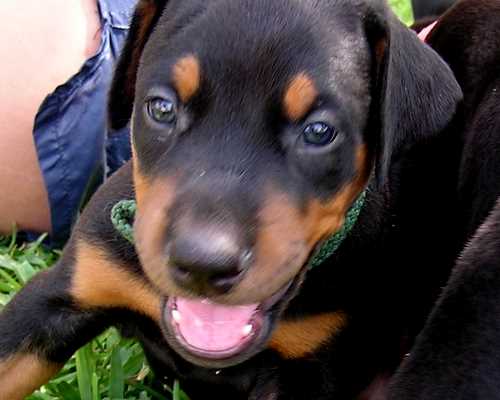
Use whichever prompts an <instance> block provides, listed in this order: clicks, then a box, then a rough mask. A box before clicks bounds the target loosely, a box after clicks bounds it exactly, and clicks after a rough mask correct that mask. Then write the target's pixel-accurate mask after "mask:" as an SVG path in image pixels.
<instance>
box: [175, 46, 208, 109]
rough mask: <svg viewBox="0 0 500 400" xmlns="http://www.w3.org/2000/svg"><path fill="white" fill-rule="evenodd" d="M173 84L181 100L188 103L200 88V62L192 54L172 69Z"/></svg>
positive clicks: (180, 60)
mask: <svg viewBox="0 0 500 400" xmlns="http://www.w3.org/2000/svg"><path fill="white" fill-rule="evenodd" d="M172 73H173V84H174V87H175V89H176V90H177V93H178V94H179V97H180V98H181V100H182V101H183V102H184V103H186V102H188V101H189V100H190V99H191V98H192V97H193V96H194V94H195V93H196V92H197V91H198V89H199V88H200V81H201V79H200V78H201V72H200V62H199V61H198V59H197V58H196V57H195V56H194V55H192V54H190V55H188V56H185V57H182V58H181V59H179V60H178V61H177V62H176V63H175V64H174V66H173V68H172Z"/></svg>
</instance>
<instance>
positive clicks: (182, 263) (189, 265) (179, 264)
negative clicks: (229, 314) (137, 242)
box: [169, 225, 250, 293]
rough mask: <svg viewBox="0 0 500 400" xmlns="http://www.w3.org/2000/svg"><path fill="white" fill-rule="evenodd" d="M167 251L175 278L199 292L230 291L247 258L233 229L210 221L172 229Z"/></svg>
mask: <svg viewBox="0 0 500 400" xmlns="http://www.w3.org/2000/svg"><path fill="white" fill-rule="evenodd" d="M169 253H170V254H169V256H170V257H169V258H170V264H171V272H172V277H173V279H174V280H175V282H176V283H177V284H178V285H179V286H182V287H184V288H186V289H190V290H194V291H198V292H199V291H203V292H205V291H215V292H219V293H225V292H227V291H229V290H230V289H231V288H232V287H233V286H235V285H236V284H237V283H238V282H239V280H240V278H241V276H242V274H243V272H244V269H245V267H246V264H247V263H248V259H249V258H250V253H249V252H248V250H246V249H244V246H243V244H242V240H241V239H240V237H239V236H238V235H237V234H236V233H235V230H234V229H230V228H227V227H224V226H215V227H211V226H209V225H207V226H196V227H193V228H191V229H183V230H181V231H180V232H177V233H175V234H174V237H173V238H172V240H171V242H170V245H169Z"/></svg>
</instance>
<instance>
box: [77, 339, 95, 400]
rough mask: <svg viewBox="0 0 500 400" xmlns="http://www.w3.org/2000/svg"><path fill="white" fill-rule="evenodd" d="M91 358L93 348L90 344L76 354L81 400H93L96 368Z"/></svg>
mask: <svg viewBox="0 0 500 400" xmlns="http://www.w3.org/2000/svg"><path fill="white" fill-rule="evenodd" d="M91 358H92V354H91V348H90V345H88V344H87V345H86V346H84V347H82V348H81V349H80V350H78V352H77V353H76V375H77V379H78V390H79V391H80V397H81V400H92V375H93V374H94V373H95V371H94V369H95V368H94V367H93V365H92V364H93V363H92V361H91Z"/></svg>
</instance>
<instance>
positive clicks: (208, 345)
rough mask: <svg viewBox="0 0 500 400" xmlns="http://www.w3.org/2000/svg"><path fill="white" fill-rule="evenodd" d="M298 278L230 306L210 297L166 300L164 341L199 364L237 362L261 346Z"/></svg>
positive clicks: (209, 366)
mask: <svg viewBox="0 0 500 400" xmlns="http://www.w3.org/2000/svg"><path fill="white" fill-rule="evenodd" d="M301 280H302V274H299V276H298V277H296V278H295V279H294V280H293V281H291V282H290V283H288V284H287V285H285V286H284V287H283V288H282V289H281V290H279V291H278V292H277V293H275V294H274V295H273V296H271V297H270V298H268V299H266V300H265V301H264V302H262V303H260V304H249V305H241V306H229V305H222V304H216V303H214V302H212V301H211V300H209V299H187V298H181V297H170V298H168V299H165V301H164V306H163V325H164V326H163V328H164V332H165V336H166V338H167V341H168V342H169V344H170V346H171V347H172V348H173V349H174V350H175V351H176V352H177V353H179V354H180V355H181V356H182V357H183V358H185V359H186V360H188V361H190V362H192V363H193V364H196V365H200V366H202V367H207V368H226V367H230V366H233V365H236V364H239V363H241V362H243V361H245V360H247V359H249V358H250V357H252V356H253V355H255V354H256V353H258V352H260V351H261V350H263V349H264V347H265V344H266V342H267V340H268V339H269V337H270V335H271V333H272V331H273V328H274V325H275V322H276V320H277V319H278V316H279V315H280V314H281V312H282V311H283V309H284V308H285V306H286V304H287V303H288V301H289V300H290V299H291V298H292V297H293V295H294V293H295V292H296V289H297V288H298V286H299V285H300V282H301Z"/></svg>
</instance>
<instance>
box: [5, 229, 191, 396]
mask: <svg viewBox="0 0 500 400" xmlns="http://www.w3.org/2000/svg"><path fill="white" fill-rule="evenodd" d="M42 239H43V238H42ZM58 257H59V252H56V251H49V250H47V249H45V248H44V247H43V246H42V245H41V240H39V241H37V242H34V243H29V244H22V245H18V244H17V243H16V235H13V236H12V237H10V238H0V309H1V308H3V307H4V306H5V305H6V304H7V303H8V302H9V300H10V299H11V298H12V297H13V296H14V294H15V293H16V292H17V291H19V290H20V289H21V288H22V287H23V285H24V284H26V282H27V281H28V280H30V279H31V278H32V277H33V276H34V275H35V274H36V273H37V272H39V271H41V270H43V269H46V268H49V267H50V266H51V265H53V264H54V263H55V262H56V261H57V259H58ZM152 379H153V375H152V373H151V372H150V370H149V367H148V365H147V363H146V361H145V358H144V354H143V352H142V349H141V347H140V345H139V344H138V343H135V342H134V341H132V340H125V339H122V338H121V337H120V335H119V333H118V332H117V331H116V330H115V329H110V330H108V331H107V332H106V333H104V334H102V335H101V336H99V337H98V338H97V339H95V340H94V341H92V342H91V343H89V344H87V345H86V346H84V347H83V348H82V349H80V350H79V351H78V352H77V353H76V354H75V355H74V356H73V357H72V358H71V360H70V361H69V362H68V363H67V364H66V365H65V366H64V368H63V369H62V371H61V372H60V373H59V375H58V376H57V377H56V378H55V379H53V380H52V381H51V382H50V383H49V384H47V385H45V386H44V387H43V388H42V389H41V390H39V391H38V392H36V393H34V394H33V395H32V396H30V397H28V400H61V399H64V400H160V399H161V400H165V396H163V395H161V394H160V393H157V392H156V391H155V390H153V389H152V388H151V387H150V386H149V384H150V383H151V381H152ZM165 389H166V390H167V392H170V393H171V395H172V396H171V398H172V400H189V399H188V397H187V396H186V394H185V393H184V392H183V391H182V390H180V388H179V386H178V384H176V385H175V386H174V388H173V389H172V390H170V388H167V387H165Z"/></svg>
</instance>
